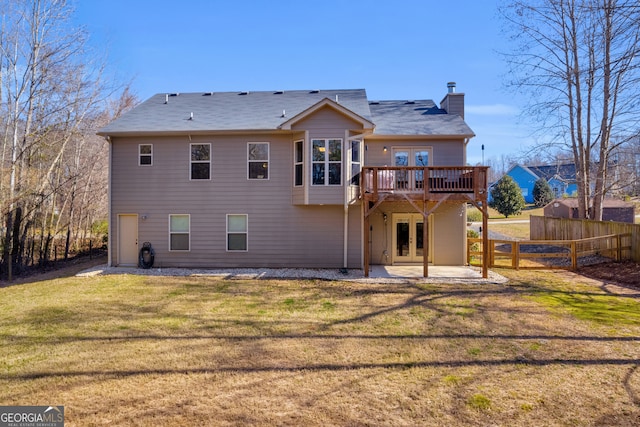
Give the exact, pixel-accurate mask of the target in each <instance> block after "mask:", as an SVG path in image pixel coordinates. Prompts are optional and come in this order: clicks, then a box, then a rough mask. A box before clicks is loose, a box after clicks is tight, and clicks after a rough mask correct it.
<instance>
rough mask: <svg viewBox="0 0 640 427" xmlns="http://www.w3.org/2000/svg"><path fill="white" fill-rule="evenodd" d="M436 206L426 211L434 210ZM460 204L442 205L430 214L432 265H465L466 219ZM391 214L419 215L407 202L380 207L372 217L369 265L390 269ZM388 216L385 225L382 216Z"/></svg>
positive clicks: (433, 204) (430, 206) (391, 250)
mask: <svg viewBox="0 0 640 427" xmlns="http://www.w3.org/2000/svg"><path fill="white" fill-rule="evenodd" d="M434 206H435V202H430V203H429V205H428V207H429V209H433V207H434ZM463 209H464V203H462V202H450V203H443V204H442V205H440V206H439V207H438V209H436V211H435V212H434V213H433V217H432V221H433V236H432V238H433V247H432V248H431V251H432V252H431V259H432V262H433V264H434V265H464V264H466V260H465V257H466V249H465V248H466V215H464V214H461V212H462V210H463ZM393 213H418V211H416V209H415V208H414V207H413V206H411V205H410V204H409V203H406V202H389V203H385V204H383V205H382V206H381V207H380V208H378V209H377V210H376V211H375V212H374V213H373V214H372V215H371V216H370V221H371V227H372V233H371V264H385V265H389V264H391V263H392V261H393V251H394V248H393V233H394V230H393V221H392V214H393ZM385 214H386V215H387V223H386V224H385V222H384V215H385Z"/></svg>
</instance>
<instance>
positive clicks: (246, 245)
mask: <svg viewBox="0 0 640 427" xmlns="http://www.w3.org/2000/svg"><path fill="white" fill-rule="evenodd" d="M232 216H243V217H244V218H245V220H244V226H245V231H244V232H238V231H229V217H232ZM225 226H226V234H225V235H226V239H225V245H226V249H227V252H249V214H227V215H226V225H225ZM230 234H244V235H245V249H229V235H230Z"/></svg>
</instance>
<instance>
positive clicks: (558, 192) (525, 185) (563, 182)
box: [489, 163, 578, 203]
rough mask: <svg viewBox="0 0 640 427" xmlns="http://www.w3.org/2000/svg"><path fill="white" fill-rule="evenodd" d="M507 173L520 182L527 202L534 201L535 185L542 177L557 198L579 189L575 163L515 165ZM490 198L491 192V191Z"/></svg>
mask: <svg viewBox="0 0 640 427" xmlns="http://www.w3.org/2000/svg"><path fill="white" fill-rule="evenodd" d="M506 174H507V175H509V176H510V177H511V178H513V180H514V181H515V182H516V184H518V186H519V187H520V190H522V196H523V197H524V201H525V202H526V203H533V186H534V185H535V184H536V181H537V180H538V179H540V178H544V179H546V180H547V182H548V183H549V186H550V187H551V190H553V192H554V194H555V196H556V197H557V198H560V197H563V196H564V195H565V194H567V195H569V196H572V195H573V194H574V193H576V192H577V191H578V186H577V185H576V167H575V165H574V164H573V163H566V164H558V165H542V166H522V165H514V166H512V167H511V169H509V171H508V172H507V173H506ZM490 200H491V192H489V201H490Z"/></svg>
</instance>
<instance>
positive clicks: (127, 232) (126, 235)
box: [118, 214, 138, 267]
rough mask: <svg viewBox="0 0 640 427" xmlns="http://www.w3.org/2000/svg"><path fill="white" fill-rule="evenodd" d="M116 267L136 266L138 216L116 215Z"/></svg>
mask: <svg viewBox="0 0 640 427" xmlns="http://www.w3.org/2000/svg"><path fill="white" fill-rule="evenodd" d="M118 265H120V266H124V267H135V266H136V265H138V215H135V214H134V215H118Z"/></svg>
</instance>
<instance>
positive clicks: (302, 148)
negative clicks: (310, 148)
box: [293, 139, 304, 187]
mask: <svg viewBox="0 0 640 427" xmlns="http://www.w3.org/2000/svg"><path fill="white" fill-rule="evenodd" d="M298 144H300V161H298V160H297V159H298V157H297V154H298V152H297V150H298ZM298 166H300V184H297V183H296V178H297V176H296V169H297V167H298ZM293 186H294V187H304V139H299V140H297V141H293Z"/></svg>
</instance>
